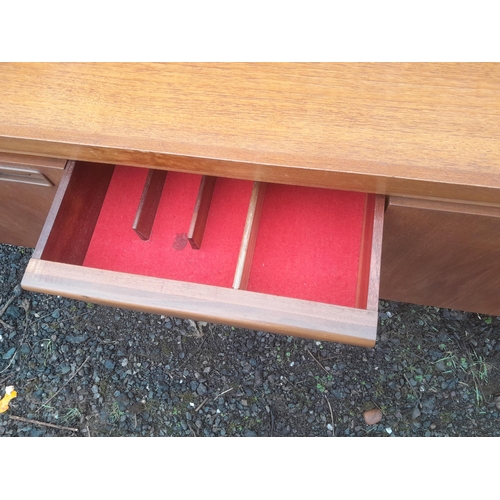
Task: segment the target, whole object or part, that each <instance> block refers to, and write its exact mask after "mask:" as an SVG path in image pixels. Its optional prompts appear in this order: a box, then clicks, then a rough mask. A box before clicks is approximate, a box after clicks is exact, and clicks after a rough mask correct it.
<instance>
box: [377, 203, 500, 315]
mask: <svg viewBox="0 0 500 500" xmlns="http://www.w3.org/2000/svg"><path fill="white" fill-rule="evenodd" d="M381 273H382V275H381V285H380V296H381V297H382V298H385V299H389V300H397V301H404V302H412V303H415V304H423V305H433V306H437V307H447V308H452V309H460V310H465V311H472V312H478V313H483V314H491V315H500V208H498V207H486V206H475V205H468V204H467V205H466V204H459V203H450V202H438V201H432V202H431V201H422V200H414V199H407V198H397V197H391V198H390V199H389V204H388V207H387V211H386V215H385V222H384V243H383V250H382V271H381Z"/></svg>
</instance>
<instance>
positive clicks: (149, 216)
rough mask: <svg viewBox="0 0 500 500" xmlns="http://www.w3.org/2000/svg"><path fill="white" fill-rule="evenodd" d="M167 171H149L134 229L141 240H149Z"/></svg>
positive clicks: (133, 225)
mask: <svg viewBox="0 0 500 500" xmlns="http://www.w3.org/2000/svg"><path fill="white" fill-rule="evenodd" d="M166 178H167V171H165V170H154V169H151V170H150V171H149V172H148V176H147V178H146V182H145V183H144V189H143V190H142V195H141V199H140V200H139V206H138V207H137V212H136V214H135V219H134V223H133V224H132V229H133V230H134V231H135V232H136V233H137V235H138V236H139V238H141V240H149V238H150V237H151V231H152V230H153V224H154V221H155V217H156V212H157V211H158V205H159V204H160V200H161V194H162V192H163V186H164V185H165V179H166Z"/></svg>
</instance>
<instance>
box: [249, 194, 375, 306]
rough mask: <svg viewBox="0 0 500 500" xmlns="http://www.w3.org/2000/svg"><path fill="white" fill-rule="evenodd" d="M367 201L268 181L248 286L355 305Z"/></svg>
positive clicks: (321, 300)
mask: <svg viewBox="0 0 500 500" xmlns="http://www.w3.org/2000/svg"><path fill="white" fill-rule="evenodd" d="M365 200H366V195H365V194H363V193H354V192H347V191H334V190H330V189H316V188H307V187H299V186H285V185H279V184H269V185H268V186H267V189H266V197H265V200H264V206H263V209H262V216H261V220H260V227H259V233H258V236H257V243H256V246H255V252H254V257H253V261H252V268H251V272H250V278H249V282H248V290H252V291H259V292H264V293H269V294H274V295H282V296H287V297H296V298H299V299H305V300H313V301H316V302H326V303H330V304H337V305H342V306H350V307H354V306H355V302H356V286H357V277H358V276H357V275H358V265H359V255H360V244H361V230H362V226H363V217H364V210H365Z"/></svg>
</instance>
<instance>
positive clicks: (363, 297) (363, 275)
mask: <svg viewBox="0 0 500 500" xmlns="http://www.w3.org/2000/svg"><path fill="white" fill-rule="evenodd" d="M374 206H375V198H374V197H373V196H372V195H366V197H365V206H364V212H363V223H362V226H361V243H360V246H359V264H358V277H357V280H356V300H355V307H359V308H360V309H366V304H367V302H368V285H369V281H370V260H371V253H372V236H373V234H372V233H373V216H374Z"/></svg>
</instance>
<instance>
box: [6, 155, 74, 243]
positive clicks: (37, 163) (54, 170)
mask: <svg viewBox="0 0 500 500" xmlns="http://www.w3.org/2000/svg"><path fill="white" fill-rule="evenodd" d="M65 164H66V161H63V160H59V159H54V158H41V157H33V156H24V155H14V154H1V153H0V243H7V244H10V245H18V246H24V247H31V248H33V247H34V246H35V245H36V242H37V241H38V238H39V236H40V233H41V231H42V228H43V225H44V222H45V218H46V217H47V214H48V213H49V210H50V207H51V204H52V201H53V199H54V196H55V195H56V192H57V186H58V185H59V182H60V180H61V177H62V175H63V173H64V166H65ZM14 173H16V175H13V174H14Z"/></svg>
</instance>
